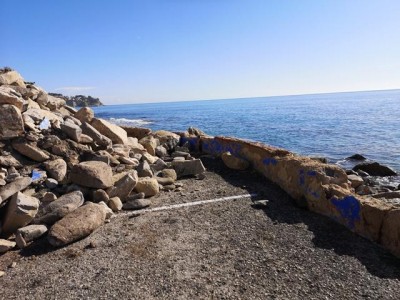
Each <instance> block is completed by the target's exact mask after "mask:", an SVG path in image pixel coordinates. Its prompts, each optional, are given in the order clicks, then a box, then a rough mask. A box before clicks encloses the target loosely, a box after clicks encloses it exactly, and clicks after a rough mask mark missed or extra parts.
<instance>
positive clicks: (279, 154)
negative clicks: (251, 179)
mask: <svg viewBox="0 0 400 300" xmlns="http://www.w3.org/2000/svg"><path fill="white" fill-rule="evenodd" d="M185 142H188V143H189V145H190V148H191V150H194V151H195V150H197V151H202V152H204V153H208V154H212V155H216V156H219V155H220V154H222V153H224V152H226V151H229V152H231V154H232V155H234V156H236V157H239V158H242V159H245V160H247V161H248V162H249V163H250V164H251V165H252V166H253V168H254V169H256V170H257V171H258V172H260V173H261V174H263V175H264V176H265V177H266V178H268V179H269V180H271V181H272V182H275V183H276V184H278V185H279V186H280V187H281V188H282V189H283V190H285V191H286V192H287V193H288V194H289V195H290V196H292V197H293V199H295V201H296V202H297V203H298V204H300V205H303V206H305V207H307V208H308V209H309V210H311V211H314V212H317V213H320V214H323V215H325V216H328V217H330V218H332V219H334V220H335V221H337V222H339V223H341V224H343V225H344V226H346V227H347V228H349V229H350V230H352V231H354V232H356V233H358V234H360V235H362V236H364V237H366V238H368V239H370V240H372V241H375V242H377V243H379V244H381V245H383V246H384V247H385V248H387V249H388V250H389V251H391V252H392V253H393V254H394V255H396V256H398V257H400V209H398V208H396V207H394V206H393V205H389V204H387V203H385V202H383V201H382V200H377V199H374V198H371V197H362V196H359V195H356V194H355V193H354V190H353V189H352V188H351V186H350V184H349V182H348V179H347V175H346V173H345V172H344V170H343V169H341V168H340V167H338V166H336V165H331V164H324V163H320V162H318V161H315V160H312V159H310V158H308V157H302V156H298V155H296V154H294V153H291V152H289V151H287V150H284V149H278V148H274V147H270V146H267V145H264V144H261V143H255V142H249V141H245V140H240V139H235V138H228V137H208V136H205V137H187V136H186V137H185V136H182V137H181V143H182V144H183V143H185Z"/></svg>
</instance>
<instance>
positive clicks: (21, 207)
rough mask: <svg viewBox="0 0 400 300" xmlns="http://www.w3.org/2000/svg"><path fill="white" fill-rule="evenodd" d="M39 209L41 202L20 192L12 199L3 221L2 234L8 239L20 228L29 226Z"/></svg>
mask: <svg viewBox="0 0 400 300" xmlns="http://www.w3.org/2000/svg"><path fill="white" fill-rule="evenodd" d="M38 209H39V200H38V199H36V198H34V197H30V196H26V195H24V194H22V193H20V192H18V193H16V194H14V195H13V196H12V197H11V200H10V201H9V203H8V205H7V211H6V214H5V217H4V220H3V226H2V231H1V234H2V236H5V237H8V236H10V235H11V234H12V233H15V231H16V230H17V229H18V228H21V227H24V226H25V225H27V224H29V223H30V222H31V221H32V220H33V218H34V217H35V216H36V214H37V212H38Z"/></svg>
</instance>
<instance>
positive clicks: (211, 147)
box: [202, 139, 242, 157]
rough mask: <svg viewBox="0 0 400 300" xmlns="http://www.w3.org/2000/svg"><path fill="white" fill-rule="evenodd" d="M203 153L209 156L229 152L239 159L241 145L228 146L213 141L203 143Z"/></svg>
mask: <svg viewBox="0 0 400 300" xmlns="http://www.w3.org/2000/svg"><path fill="white" fill-rule="evenodd" d="M202 147H203V151H205V152H208V153H211V154H222V153H224V152H230V153H231V154H232V155H234V156H237V157H240V151H241V149H242V145H240V144H228V143H221V142H220V141H218V140H216V139H213V140H211V141H203V144H202Z"/></svg>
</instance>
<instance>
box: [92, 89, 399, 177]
mask: <svg viewBox="0 0 400 300" xmlns="http://www.w3.org/2000/svg"><path fill="white" fill-rule="evenodd" d="M94 110H95V114H96V116H97V117H100V118H104V119H108V120H110V121H111V122H113V123H115V124H119V125H130V126H138V127H147V128H150V129H152V130H159V129H165V130H170V131H185V130H187V129H188V127H190V126H193V127H197V128H199V129H201V130H203V131H204V132H205V133H207V134H209V135H213V136H217V135H222V136H232V137H238V138H243V139H247V140H253V141H258V142H263V143H265V144H268V145H272V146H276V147H280V148H285V149H288V150H290V151H293V152H296V153H298V154H301V155H307V156H318V157H325V158H327V159H328V161H329V162H331V163H336V164H339V165H341V166H343V167H345V168H350V167H352V165H354V164H355V163H356V162H354V161H351V160H349V159H346V158H347V157H349V156H351V155H353V154H356V153H358V154H361V155H364V156H365V157H366V158H367V159H369V160H371V161H377V162H379V163H381V164H384V165H387V166H390V167H392V168H393V169H395V170H396V171H398V172H400V90H385V91H367V92H346V93H330V94H314V95H296V96H276V97H259V98H240V99H224V100H200V101H185V102H163V103H147V104H127V105H106V106H102V107H96V108H94Z"/></svg>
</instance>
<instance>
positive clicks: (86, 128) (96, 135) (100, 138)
mask: <svg viewBox="0 0 400 300" xmlns="http://www.w3.org/2000/svg"><path fill="white" fill-rule="evenodd" d="M81 128H82V132H83V133H84V134H86V135H88V136H90V137H91V138H92V139H93V141H95V142H96V143H97V144H98V145H101V146H105V147H110V146H111V144H112V142H111V139H109V138H108V137H106V136H104V135H102V134H101V133H100V132H99V131H98V130H97V129H96V128H94V127H93V126H92V125H90V124H89V123H86V122H83V123H82V126H81Z"/></svg>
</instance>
